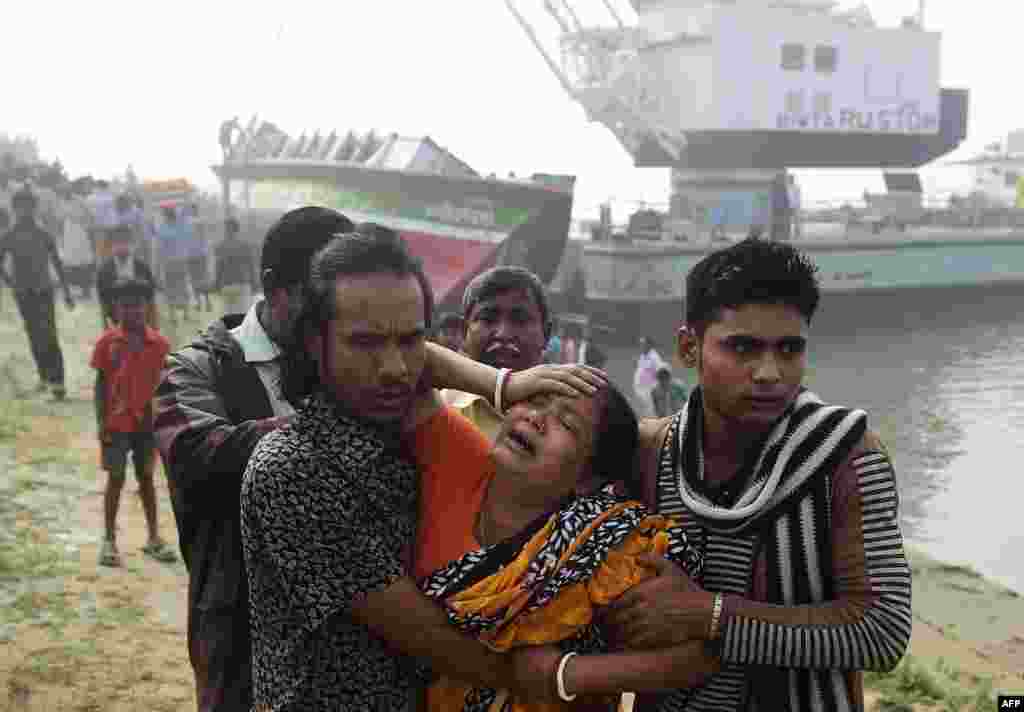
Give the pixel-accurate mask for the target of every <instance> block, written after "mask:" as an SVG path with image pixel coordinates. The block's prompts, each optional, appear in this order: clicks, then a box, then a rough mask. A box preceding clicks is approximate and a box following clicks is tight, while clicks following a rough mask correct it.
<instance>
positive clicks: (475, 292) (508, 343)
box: [441, 267, 551, 441]
mask: <svg viewBox="0 0 1024 712" xmlns="http://www.w3.org/2000/svg"><path fill="white" fill-rule="evenodd" d="M462 316H463V318H464V319H465V341H464V342H463V345H462V351H463V353H465V354H466V355H467V356H469V357H470V358H471V359H473V360H474V361H479V362H480V363H485V364H487V365H488V366H493V367H494V368H507V369H510V370H512V371H523V370H526V369H528V368H532V367H534V366H537V365H539V364H541V363H544V347H545V345H546V344H547V341H548V336H549V335H550V333H551V320H550V317H549V314H548V300H547V295H546V294H545V292H544V285H543V284H542V283H541V281H540V279H539V278H538V277H537V275H535V274H534V273H533V272H531V271H529V270H528V269H524V268H523V267H494V268H492V269H489V270H487V271H486V272H482V273H481V274H479V275H477V276H476V277H475V278H474V279H473V281H471V282H470V283H469V285H468V286H467V287H466V291H465V293H464V294H463V297H462ZM441 397H442V399H443V400H444V402H445V403H446V404H447V405H450V406H452V407H453V408H455V409H456V410H458V411H459V412H460V413H462V415H464V416H466V417H467V418H469V419H470V420H471V421H472V422H473V424H474V425H476V426H477V427H478V428H479V429H480V430H481V432H483V433H484V435H486V436H487V438H488V439H490V440H491V441H493V440H494V438H495V437H496V436H497V434H498V431H499V430H500V429H501V424H502V422H503V419H502V416H501V414H500V413H498V412H497V411H496V410H495V409H494V408H493V407H492V406H491V404H490V403H489V402H488V400H487V399H486V398H481V397H480V396H477V395H473V394H470V393H463V392H462V391H457V390H452V389H445V390H444V391H442V392H441Z"/></svg>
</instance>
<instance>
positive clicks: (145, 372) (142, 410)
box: [90, 278, 178, 566]
mask: <svg viewBox="0 0 1024 712" xmlns="http://www.w3.org/2000/svg"><path fill="white" fill-rule="evenodd" d="M106 297H107V298H109V299H110V300H111V305H112V308H113V313H112V315H111V326H110V328H108V329H107V330H106V331H104V332H103V335H102V336H100V339H99V341H97V342H96V346H95V348H94V349H93V353H92V359H91V360H90V365H91V366H92V367H93V368H94V369H96V387H95V399H94V400H95V404H96V432H97V433H98V435H99V440H100V452H101V455H102V461H103V469H104V470H106V472H107V486H106V490H105V492H104V497H103V522H104V526H105V531H104V537H103V544H102V546H101V547H100V564H101V565H102V566H120V565H121V554H120V553H119V552H118V550H117V542H116V534H117V509H118V505H119V503H120V501H121V489H122V487H124V479H125V470H126V469H127V465H128V453H131V454H132V464H133V467H134V469H135V479H136V480H138V483H139V497H140V498H141V499H142V509H143V511H144V512H145V514H146V530H147V532H148V534H149V538H148V540H147V542H146V545H145V546H144V547H143V548H142V551H143V552H144V553H146V554H147V555H149V556H151V557H153V558H154V559H156V560H157V561H161V562H164V563H170V562H173V561H177V559H178V557H177V556H175V554H174V552H173V551H171V549H170V548H169V547H168V546H167V544H165V543H164V541H163V539H161V538H160V533H159V530H158V528H157V516H156V509H157V507H156V489H155V487H154V486H153V472H154V469H155V468H154V465H155V464H156V463H155V460H154V459H153V458H154V456H155V454H156V453H155V450H156V448H155V445H154V441H153V393H154V392H155V391H156V386H157V383H158V382H159V381H160V369H161V367H162V366H163V362H164V358H165V357H166V356H167V353H168V352H169V351H170V350H171V345H170V342H168V341H167V339H165V338H164V337H163V336H161V335H160V334H159V333H158V332H156V331H154V330H153V329H151V328H149V327H148V326H146V304H147V303H148V302H150V301H152V299H153V285H152V283H151V282H147V281H143V280H140V279H134V278H129V279H127V280H122V281H118V282H115V283H114V284H113V285H111V286H110V287H109V289H108V290H107V292H106Z"/></svg>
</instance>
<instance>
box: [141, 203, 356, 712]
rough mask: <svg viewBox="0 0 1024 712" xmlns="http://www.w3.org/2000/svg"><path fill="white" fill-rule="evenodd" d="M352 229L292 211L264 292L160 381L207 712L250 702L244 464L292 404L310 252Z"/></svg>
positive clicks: (333, 217)
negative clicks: (286, 374)
mask: <svg viewBox="0 0 1024 712" xmlns="http://www.w3.org/2000/svg"><path fill="white" fill-rule="evenodd" d="M351 228H352V223H351V222H350V221H349V220H348V218H346V217H345V216H344V215H341V214H340V213H336V212H334V211H333V210H327V209H325V208H316V207H306V208H299V209H297V210H293V211H291V212H289V213H286V214H285V215H284V216H283V217H282V218H281V219H280V220H278V221H277V223H275V224H274V226H273V227H271V228H270V231H269V232H268V233H267V237H266V240H265V241H264V243H263V253H262V257H261V265H260V266H261V274H262V281H263V292H264V294H265V295H266V297H265V298H264V299H261V300H259V301H258V302H257V303H256V304H254V305H253V306H252V307H251V308H250V309H249V311H248V312H247V313H246V314H245V315H244V316H243V315H241V314H229V315H227V316H225V317H224V318H223V319H220V320H218V321H216V322H214V323H213V324H211V325H210V327H209V328H208V329H207V331H206V333H204V334H203V335H202V336H200V337H199V338H198V339H197V340H196V341H195V342H194V343H192V344H191V345H189V346H187V347H186V348H184V349H182V350H180V351H177V352H175V353H173V354H171V356H170V357H169V359H168V361H167V364H166V366H165V368H164V373H163V380H162V382H161V383H160V386H159V388H158V390H157V398H156V406H155V413H156V421H155V425H156V428H155V429H156V436H157V445H158V446H159V448H160V454H161V456H162V457H163V460H164V463H165V465H166V467H167V471H168V477H169V480H170V487H171V503H172V505H173V507H174V516H175V519H176V521H177V525H178V539H179V541H180V545H181V555H182V558H183V559H184V561H185V565H186V566H187V567H188V571H189V589H188V594H189V596H188V652H189V659H190V661H191V662H192V668H193V670H194V672H195V678H196V697H197V699H198V709H199V711H200V712H249V710H250V708H251V705H252V679H251V677H252V676H251V672H250V670H251V663H250V657H251V652H250V650H251V645H250V636H249V592H248V585H247V581H246V576H245V570H244V568H243V561H242V543H241V532H240V529H239V508H238V496H239V489H240V488H241V483H242V473H243V472H244V471H245V465H246V463H247V462H248V461H249V456H250V455H251V454H252V451H253V448H254V447H256V443H257V442H258V441H259V440H260V438H262V437H263V436H265V435H266V434H267V433H269V432H270V431H272V430H274V429H275V428H278V427H280V426H281V425H283V424H284V423H286V422H288V420H289V419H290V418H291V417H292V414H293V412H294V411H293V409H292V407H291V405H289V404H288V402H287V401H286V400H285V399H284V397H283V396H282V394H281V389H280V378H281V373H280V360H279V356H280V353H281V347H282V346H283V345H284V344H285V343H286V342H287V338H288V336H289V335H290V334H291V326H292V324H293V322H294V320H295V317H296V315H297V314H298V312H299V309H300V308H301V305H302V285H303V283H304V282H305V280H306V276H307V273H308V270H309V261H310V259H311V258H312V256H313V254H314V253H315V252H316V251H317V250H318V249H320V248H321V247H322V246H323V245H325V244H326V243H327V242H328V241H329V240H330V239H331V238H332V237H333V236H334V235H335V234H337V233H342V232H347V231H348V230H350V229H351Z"/></svg>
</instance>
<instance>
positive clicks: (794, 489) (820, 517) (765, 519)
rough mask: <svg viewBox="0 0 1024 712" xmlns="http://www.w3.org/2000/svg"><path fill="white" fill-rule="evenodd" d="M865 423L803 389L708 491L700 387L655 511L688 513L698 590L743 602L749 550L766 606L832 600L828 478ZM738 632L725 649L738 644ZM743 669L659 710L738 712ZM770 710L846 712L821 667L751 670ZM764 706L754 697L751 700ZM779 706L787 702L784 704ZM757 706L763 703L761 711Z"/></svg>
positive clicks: (681, 418)
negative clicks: (727, 487)
mask: <svg viewBox="0 0 1024 712" xmlns="http://www.w3.org/2000/svg"><path fill="white" fill-rule="evenodd" d="M866 421H867V415H866V414H865V413H864V412H863V411H860V410H849V409H845V408H838V407H833V406H826V405H825V404H824V403H823V402H822V401H821V399H820V398H818V397H817V396H816V395H814V394H813V393H811V392H810V391H807V390H803V391H801V393H800V394H799V395H798V396H797V398H796V400H795V401H794V403H793V404H792V405H791V406H790V408H789V409H787V411H786V413H785V414H784V415H783V416H782V417H781V418H780V419H779V421H778V422H777V423H776V424H775V426H774V427H773V428H772V429H771V431H770V432H769V433H768V435H767V436H766V437H765V438H764V440H763V441H762V442H761V444H760V446H759V447H756V448H754V450H753V452H752V454H751V456H750V459H749V460H748V462H746V463H745V464H744V466H743V467H741V468H740V471H739V472H738V473H737V475H736V477H735V478H733V479H732V480H731V481H730V483H731V485H732V488H733V491H732V492H721V491H718V492H715V491H714V489H713V488H711V487H709V486H708V485H707V483H706V482H704V479H703V454H702V452H701V451H702V447H701V443H702V433H701V427H702V424H703V402H702V393H701V389H700V388H697V389H694V392H693V393H692V394H691V396H690V399H689V401H688V402H687V405H686V407H684V408H683V410H682V411H681V412H680V413H678V414H677V415H676V418H675V420H674V422H673V423H672V425H671V427H670V429H669V434H668V439H667V441H666V446H665V448H664V449H663V451H662V457H661V462H660V465H659V478H658V491H657V502H658V511H659V513H661V514H665V515H667V516H678V515H681V514H684V513H687V512H688V513H689V514H690V515H691V516H689V517H686V521H687V524H686V526H685V528H684V529H685V531H686V533H687V535H688V537H689V540H690V541H691V542H692V543H693V544H695V545H697V546H700V545H701V543H703V547H704V551H703V554H704V560H705V569H704V579H703V582H702V583H703V585H704V588H706V589H707V590H710V591H716V592H722V593H733V594H738V595H741V596H746V595H749V592H750V587H751V585H752V579H753V567H754V562H755V560H756V558H757V554H758V551H757V549H758V547H759V546H764V547H766V552H767V554H768V581H769V586H768V592H769V602H771V603H778V604H784V605H801V604H810V603H820V602H822V601H827V600H830V599H831V598H833V597H834V592H833V586H832V580H831V577H830V575H829V572H830V571H831V570H832V561H831V553H832V541H831V522H830V517H831V483H832V478H831V474H832V472H833V471H834V470H835V468H836V467H838V465H839V464H840V463H841V462H842V461H843V459H844V458H846V457H847V456H848V455H849V453H850V452H851V450H852V448H853V447H854V446H855V445H856V444H857V443H858V442H859V441H860V440H861V438H862V437H863V435H864V432H865V430H866V427H867V426H866ZM745 640H747V639H746V638H744V636H743V631H739V632H735V631H734V632H733V634H732V635H731V636H729V637H728V638H727V639H726V640H725V641H724V644H725V645H731V646H743V645H745V642H744V641H745ZM750 674H751V669H750V668H749V667H747V666H744V665H737V664H725V665H723V668H722V670H721V672H720V673H718V674H717V675H715V676H714V677H713V678H711V680H709V681H708V682H707V683H706V684H704V685H703V686H701V687H699V688H695V689H693V690H680V691H677V692H675V693H673V694H671V695H669V696H667V697H665V698H663V699H662V700H661V702H660V704H659V706H658V707H659V709H660V710H687V711H688V712H689V711H696V710H715V712H726V711H729V710H738V709H740V708H741V705H743V703H744V698H745V696H746V694H747V691H748V682H749V676H750ZM757 675H758V688H759V690H760V691H761V693H764V692H765V691H766V690H771V691H772V692H771V695H772V703H771V707H770V709H787V708H788V709H793V710H796V709H814V710H823V711H825V710H828V711H831V710H845V709H851V707H852V703H851V701H850V699H849V693H848V691H847V687H846V683H845V680H844V678H843V674H842V673H841V672H839V671H837V670H829V669H816V670H813V669H801V670H796V669H786V668H777V669H772V670H764V669H761V670H758V671H757ZM759 697H761V698H762V699H764V697H763V695H759ZM787 703H788V704H787ZM762 707H763V704H762Z"/></svg>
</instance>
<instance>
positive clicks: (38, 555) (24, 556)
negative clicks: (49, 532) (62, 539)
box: [0, 527, 74, 579]
mask: <svg viewBox="0 0 1024 712" xmlns="http://www.w3.org/2000/svg"><path fill="white" fill-rule="evenodd" d="M73 568H74V567H73V566H72V564H71V562H69V561H67V557H66V555H65V553H64V551H63V549H62V548H61V547H59V546H56V545H54V544H51V543H49V542H40V541H37V540H36V539H35V538H34V537H33V536H32V532H31V530H29V529H28V528H26V527H18V528H16V529H15V530H14V537H13V538H11V539H9V540H7V541H4V542H0V578H13V579H39V578H56V577H57V576H64V575H66V574H68V573H71V571H72V570H73Z"/></svg>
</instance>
